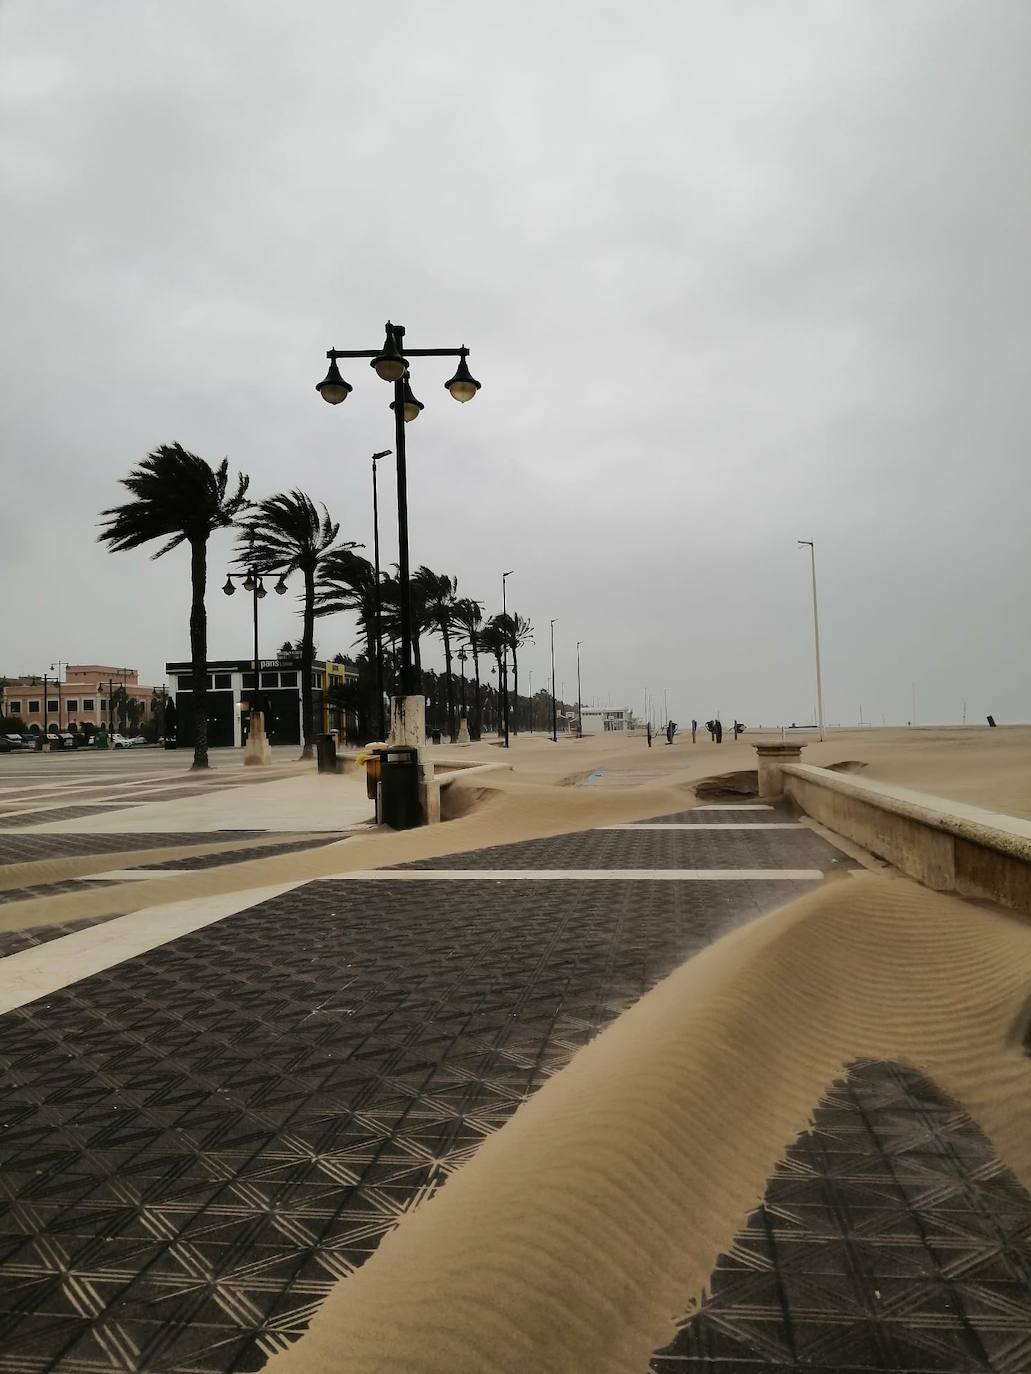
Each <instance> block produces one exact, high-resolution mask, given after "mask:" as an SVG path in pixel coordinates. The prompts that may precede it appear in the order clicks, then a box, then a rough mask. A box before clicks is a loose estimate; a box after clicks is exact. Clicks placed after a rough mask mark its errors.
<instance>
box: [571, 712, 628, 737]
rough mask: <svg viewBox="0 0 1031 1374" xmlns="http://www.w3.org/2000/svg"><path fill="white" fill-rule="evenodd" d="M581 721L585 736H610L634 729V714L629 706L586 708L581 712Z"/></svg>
mask: <svg viewBox="0 0 1031 1374" xmlns="http://www.w3.org/2000/svg"><path fill="white" fill-rule="evenodd" d="M580 720H581V726H580V728H581V729H582V731H583V733H584V734H585V735H601V734H608V733H609V732H610V731H613V730H619V731H622V732H624V733H625V732H626V731H627V730H631V729H633V713H632V711H631V710H630V707H629V706H585V707H584V708H583V710H582V711H581V712H580Z"/></svg>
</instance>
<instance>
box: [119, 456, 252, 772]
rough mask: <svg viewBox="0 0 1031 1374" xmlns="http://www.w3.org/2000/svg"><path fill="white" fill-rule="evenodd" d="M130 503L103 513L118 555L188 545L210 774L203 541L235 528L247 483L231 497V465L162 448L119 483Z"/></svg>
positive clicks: (201, 758)
mask: <svg viewBox="0 0 1031 1374" xmlns="http://www.w3.org/2000/svg"><path fill="white" fill-rule="evenodd" d="M121 481H122V486H123V487H125V488H127V490H128V491H130V492H131V493H132V495H133V497H134V498H135V499H134V500H133V501H129V502H127V503H126V504H125V505H124V506H112V507H110V508H109V509H108V510H104V511H101V515H106V516H109V517H110V518H109V519H108V520H106V521H105V522H104V524H105V528H104V530H103V532H102V533H101V534H99V535H98V536H97V538H98V540H99V541H100V542H101V543H106V544H107V545H108V547H109V548H110V549H112V550H114V551H115V552H121V551H123V550H125V549H138V548H140V546H141V545H143V544H149V543H150V542H151V541H152V540H154V539H165V540H167V543H165V544H164V545H162V547H161V548H160V549H158V551H157V553H155V554H152V555H151V557H152V558H160V557H161V556H162V555H163V554H166V553H168V552H169V551H170V550H172V549H174V548H176V547H177V545H179V544H182V543H183V542H186V543H188V544H189V546H190V581H191V585H192V588H193V600H192V604H191V607H190V659H191V666H192V669H193V693H192V696H193V767H194V768H207V767H208V671H207V669H208V615H207V609H206V607H205V605H204V590H205V585H206V583H207V576H208V540H209V539H210V537H211V534H212V532H213V531H214V530H217V529H224V528H225V527H226V526H227V525H232V524H233V523H234V521H235V520H236V518H237V516H238V515H239V514H240V512H241V511H242V510H243V509H244V508H245V507H246V506H247V504H248V501H247V487H248V484H249V483H250V478H249V477H248V476H247V475H246V474H245V473H242V472H241V473H238V474H237V478H236V490H235V491H234V492H232V493H230V492H229V459H228V458H223V459H222V461H221V463H219V465H218V467H217V468H212V467H211V466H210V464H209V463H207V462H205V460H204V459H203V458H200V457H198V455H197V454H195V453H190V452H188V451H187V450H186V449H184V448H183V446H182V444H162V445H161V447H160V448H156V449H155V450H154V451H153V453H149V454H148V455H147V457H146V458H144V459H143V461H142V462H141V463H140V465H139V467H136V468H133V469H132V470H131V472H130V473H129V476H128V477H123V478H122V479H121Z"/></svg>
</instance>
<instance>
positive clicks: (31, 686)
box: [0, 663, 165, 734]
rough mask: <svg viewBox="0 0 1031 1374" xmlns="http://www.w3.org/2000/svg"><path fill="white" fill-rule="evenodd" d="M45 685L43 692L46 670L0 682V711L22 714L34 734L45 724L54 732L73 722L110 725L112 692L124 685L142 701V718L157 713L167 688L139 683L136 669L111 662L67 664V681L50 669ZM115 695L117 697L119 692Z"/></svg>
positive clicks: (127, 691)
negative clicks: (155, 704) (52, 673)
mask: <svg viewBox="0 0 1031 1374" xmlns="http://www.w3.org/2000/svg"><path fill="white" fill-rule="evenodd" d="M45 685H46V695H45V696H44V691H43V688H44V675H43V674H42V673H33V674H29V675H26V676H24V677H18V678H10V679H8V681H7V682H6V683H5V684H4V685H3V686H0V715H3V716H20V717H21V719H22V720H23V721H24V722H25V724H26V726H27V727H28V729H29V730H31V731H32V732H33V734H36V733H38V732H39V731H40V730H43V729H48V730H50V731H51V732H53V731H55V730H68V729H69V728H70V727H71V726H75V727H76V728H79V727H81V726H82V725H85V724H86V723H89V724H90V725H93V726H99V725H107V724H109V723H110V720H111V697H112V695H115V694H118V689H119V688H120V687H124V688H125V691H126V694H127V695H128V696H129V697H130V698H135V699H136V700H137V701H139V702H141V703H142V705H143V710H142V712H141V714H140V716H139V720H140V722H142V721H144V720H147V719H149V718H150V717H151V716H152V715H153V714H154V709H155V707H154V703H155V701H157V700H160V699H161V697H162V696H163V695H164V691H165V689H164V688H163V687H145V686H141V684H140V678H139V673H138V672H137V671H136V669H135V668H113V667H111V665H110V664H107V663H68V664H65V673H64V681H63V682H61V681H58V680H57V674H56V673H55V674H54V676H53V677H51V676H50V674H49V673H48V674H46V683H45ZM118 695H120V694H118ZM115 699H116V702H117V700H118V696H117V695H116V698H115ZM116 709H117V707H116ZM115 724H116V726H117V724H118V721H117V720H116V722H115Z"/></svg>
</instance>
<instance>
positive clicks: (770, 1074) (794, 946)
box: [268, 876, 1031, 1374]
mask: <svg viewBox="0 0 1031 1374" xmlns="http://www.w3.org/2000/svg"><path fill="white" fill-rule="evenodd" d="M1029 995H1031V926H1029V925H1028V924H1027V923H1026V922H1023V921H1021V920H1018V919H1015V918H1012V917H1010V916H1008V915H1004V914H1000V913H996V912H993V911H987V910H984V909H978V908H974V907H971V906H969V905H967V904H965V903H963V902H961V901H958V900H955V899H951V898H945V897H940V896H936V895H933V894H931V893H928V892H925V891H923V890H922V889H920V888H918V887H916V886H915V885H913V884H910V883H908V882H906V881H904V880H901V879H889V878H882V877H874V876H864V877H863V878H860V879H852V880H849V881H847V882H845V881H843V882H839V883H833V884H828V885H827V886H825V887H824V888H822V889H821V890H820V891H819V892H817V893H814V894H812V895H811V896H809V897H807V898H805V899H803V900H802V901H799V902H797V903H795V904H793V905H791V906H789V907H786V908H783V909H782V910H780V911H778V912H775V913H773V914H772V915H770V916H768V917H766V918H764V919H762V920H759V921H757V922H755V923H753V924H751V925H749V926H746V927H743V928H741V929H739V930H737V931H735V932H733V933H732V934H730V935H728V936H726V937H725V938H724V939H723V940H721V941H719V942H718V943H717V944H715V945H713V946H711V947H710V948H709V949H708V950H706V951H704V952H703V953H702V954H700V955H698V956H696V957H695V958H694V959H692V960H690V961H689V962H688V963H687V964H685V965H683V966H682V967H681V968H680V969H679V970H678V971H677V972H676V973H674V974H673V975H672V976H671V977H670V978H668V979H667V980H666V981H665V982H664V983H662V984H660V985H659V986H658V987H657V988H655V989H654V990H653V991H652V992H651V993H650V994H648V995H647V996H646V997H645V998H644V999H642V1001H641V1002H639V1003H638V1004H637V1005H636V1006H635V1007H634V1008H632V1009H631V1010H630V1011H629V1012H627V1013H625V1014H624V1015H623V1016H622V1017H620V1018H619V1019H618V1020H617V1021H616V1022H614V1023H613V1024H612V1025H611V1026H610V1027H609V1028H608V1029H607V1030H606V1031H604V1032H603V1033H602V1034H601V1035H600V1036H599V1037H598V1038H597V1040H595V1041H594V1042H593V1043H592V1044H591V1045H589V1046H587V1047H586V1048H585V1049H583V1050H581V1051H580V1053H579V1054H578V1055H577V1056H576V1058H575V1059H574V1060H573V1061H572V1062H571V1064H570V1065H569V1066H568V1067H567V1068H566V1069H565V1070H563V1071H562V1072H561V1073H559V1074H558V1075H556V1076H555V1077H554V1078H553V1079H551V1080H550V1081H549V1082H548V1083H547V1084H546V1085H545V1086H544V1087H543V1088H541V1090H540V1091H539V1092H538V1093H537V1094H536V1095H535V1096H534V1097H533V1098H531V1099H530V1101H529V1102H527V1103H526V1104H525V1105H524V1106H523V1107H522V1108H520V1110H519V1111H518V1113H517V1114H516V1116H515V1117H514V1118H513V1119H512V1121H511V1122H510V1123H509V1124H508V1125H507V1126H505V1127H504V1128H503V1129H502V1130H501V1131H500V1132H498V1134H497V1135H495V1136H493V1137H491V1138H490V1139H489V1140H487V1141H486V1142H485V1144H484V1145H483V1146H481V1148H480V1149H479V1151H478V1152H477V1154H476V1155H475V1156H474V1158H473V1159H472V1160H471V1162H470V1163H468V1164H467V1165H466V1166H465V1167H464V1168H463V1169H461V1170H460V1171H459V1172H458V1173H457V1174H455V1175H454V1176H453V1177H452V1179H451V1180H450V1181H449V1182H448V1183H447V1184H446V1185H445V1186H444V1188H443V1189H442V1190H441V1191H440V1193H438V1194H437V1195H436V1197H434V1198H433V1199H432V1200H431V1201H430V1202H429V1203H427V1204H425V1205H424V1206H423V1207H422V1208H421V1209H420V1210H418V1211H417V1212H415V1213H414V1214H412V1215H411V1216H410V1217H409V1218H407V1219H406V1220H405V1221H404V1222H403V1223H402V1225H401V1226H400V1227H399V1228H398V1229H397V1230H396V1231H395V1232H393V1233H392V1234H391V1235H389V1236H388V1237H387V1238H386V1239H385V1240H384V1241H383V1243H382V1244H381V1245H380V1247H379V1249H378V1250H377V1252H376V1253H375V1255H374V1256H373V1257H372V1259H371V1260H369V1261H368V1262H367V1263H366V1264H365V1265H364V1266H363V1267H362V1268H361V1269H360V1270H358V1272H357V1273H355V1274H354V1275H352V1276H351V1277H349V1278H347V1279H345V1280H343V1281H342V1282H341V1283H340V1284H339V1285H338V1286H337V1288H336V1289H335V1290H334V1291H333V1293H332V1294H331V1295H330V1297H329V1299H328V1300H327V1302H326V1303H325V1305H324V1307H323V1308H322V1310H321V1311H320V1312H319V1313H318V1315H317V1316H316V1318H315V1319H314V1321H313V1323H312V1326H311V1328H310V1330H309V1332H308V1334H307V1335H306V1336H305V1337H303V1338H302V1339H301V1341H299V1342H298V1344H297V1345H295V1346H294V1347H293V1348H292V1349H291V1350H289V1351H287V1352H286V1353H284V1354H282V1355H280V1356H277V1357H275V1358H274V1359H273V1360H272V1361H271V1362H270V1364H269V1366H268V1369H269V1371H270V1374H294V1371H298V1374H300V1371H304V1374H309V1372H310V1371H312V1370H316V1371H325V1372H326V1374H328V1372H329V1371H334V1374H335V1372H336V1371H339V1372H340V1374H344V1371H350V1370H359V1369H360V1370H362V1371H363V1374H378V1371H382V1374H387V1371H390V1374H393V1372H394V1371H396V1370H398V1369H405V1370H411V1371H417V1372H418V1374H502V1372H503V1374H526V1371H527V1370H534V1371H541V1372H547V1374H574V1371H576V1374H582V1371H584V1370H591V1371H592V1374H594V1372H595V1371H612V1374H616V1371H619V1374H639V1372H640V1371H642V1370H644V1369H646V1368H647V1366H648V1359H649V1356H650V1354H651V1352H652V1351H653V1350H654V1349H656V1348H657V1347H659V1346H662V1345H664V1344H665V1343H666V1342H667V1341H668V1340H669V1339H671V1337H672V1335H673V1318H674V1315H675V1314H676V1313H678V1312H682V1311H683V1310H684V1306H685V1302H686V1300H687V1299H688V1298H689V1297H690V1296H691V1295H695V1294H698V1293H699V1292H700V1291H701V1289H702V1287H703V1285H704V1284H705V1282H706V1279H707V1278H708V1275H709V1273H710V1272H711V1270H712V1267H713V1264H714V1262H715V1260H716V1257H717V1256H718V1254H719V1253H720V1252H721V1251H722V1250H724V1249H726V1248H727V1247H728V1245H729V1243H730V1241H731V1238H732V1236H733V1234H734V1231H735V1229H736V1227H737V1226H738V1225H739V1224H740V1223H741V1221H742V1219H743V1218H744V1216H745V1214H746V1213H747V1212H748V1211H749V1210H751V1209H752V1208H754V1207H755V1206H756V1205H757V1204H758V1202H759V1200H760V1198H761V1196H762V1193H763V1189H764V1184H765V1180H766V1178H767V1176H768V1175H769V1173H770V1172H771V1170H772V1168H773V1166H774V1164H775V1163H776V1162H777V1160H778V1159H779V1158H781V1157H782V1156H783V1153H784V1150H785V1147H786V1146H787V1145H788V1144H789V1143H790V1142H791V1141H792V1140H793V1139H794V1138H795V1137H796V1136H797V1135H798V1134H799V1133H800V1132H801V1131H802V1130H804V1129H805V1128H806V1126H807V1124H808V1121H809V1116H810V1113H811V1111H812V1110H813V1108H814V1107H815V1105H816V1103H817V1101H818V1099H819V1097H820V1096H821V1094H822V1093H823V1091H824V1090H825V1089H826V1088H827V1087H828V1085H829V1084H830V1083H831V1081H832V1080H833V1079H834V1078H835V1077H836V1076H838V1075H839V1074H840V1073H841V1072H842V1070H843V1068H844V1066H845V1065H846V1064H848V1063H849V1062H850V1061H852V1060H853V1059H856V1058H860V1057H867V1056H869V1057H871V1058H877V1059H892V1060H901V1061H905V1062H908V1063H910V1064H912V1065H915V1066H917V1067H918V1068H920V1069H921V1070H923V1071H925V1072H926V1073H927V1074H929V1075H930V1076H931V1077H932V1078H933V1079H934V1080H935V1082H936V1083H937V1084H938V1085H939V1086H940V1087H941V1088H942V1089H943V1090H944V1091H945V1092H947V1093H948V1094H950V1095H951V1096H952V1097H954V1098H955V1099H957V1100H958V1101H959V1102H960V1103H961V1104H962V1105H963V1106H964V1107H965V1108H966V1109H967V1110H968V1111H969V1112H970V1113H971V1114H972V1115H973V1116H974V1117H975V1118H976V1119H977V1120H978V1121H979V1123H980V1124H981V1126H982V1128H983V1129H984V1130H985V1132H986V1133H987V1134H988V1136H989V1137H990V1138H991V1140H992V1141H993V1143H994V1145H995V1147H996V1149H997V1151H998V1152H999V1154H1000V1155H1001V1157H1002V1158H1003V1160H1004V1161H1005V1162H1006V1163H1008V1164H1009V1165H1010V1166H1011V1167H1012V1168H1013V1169H1014V1171H1015V1172H1016V1174H1017V1176H1018V1177H1019V1178H1020V1179H1021V1180H1022V1182H1023V1183H1024V1184H1025V1186H1031V1121H1029V1108H1028V1102H1029V1100H1031V1060H1028V1059H1027V1058H1026V1057H1025V1056H1024V1054H1023V1053H1022V1051H1021V1048H1020V1044H1019V1039H1020V1034H1019V1032H1020V1030H1021V1028H1022V1027H1023V1023H1024V1020H1026V1007H1027V1003H1028V998H1029ZM814 1030H815V1033H814Z"/></svg>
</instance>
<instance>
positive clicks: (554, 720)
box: [551, 616, 558, 744]
mask: <svg viewBox="0 0 1031 1374" xmlns="http://www.w3.org/2000/svg"><path fill="white" fill-rule="evenodd" d="M557 619H558V616H556V617H555V620H557ZM555 620H553V621H552V622H551V739H552V742H553V743H554V744H558V702H557V701H556V700H555Z"/></svg>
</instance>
